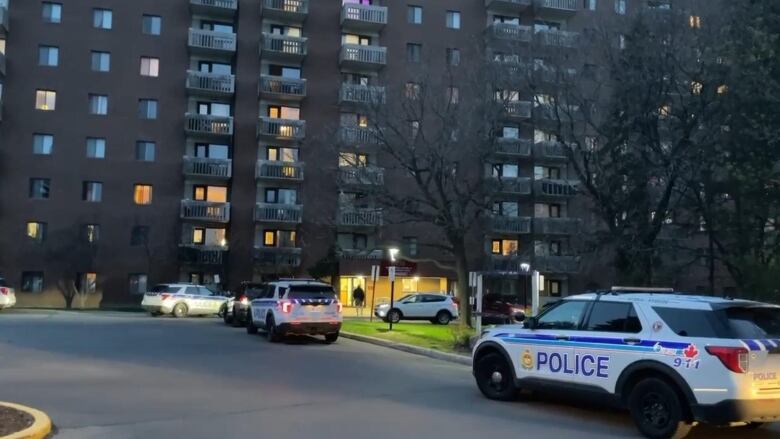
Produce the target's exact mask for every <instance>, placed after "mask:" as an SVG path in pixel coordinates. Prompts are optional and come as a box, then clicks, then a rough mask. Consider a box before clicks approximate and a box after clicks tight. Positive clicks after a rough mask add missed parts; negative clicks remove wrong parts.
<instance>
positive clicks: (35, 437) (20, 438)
mask: <svg viewBox="0 0 780 439" xmlns="http://www.w3.org/2000/svg"><path fill="white" fill-rule="evenodd" d="M0 406H4V407H10V408H12V409H16V410H19V411H22V412H25V413H27V414H28V415H30V416H32V417H33V419H34V421H33V425H31V426H29V427H27V428H25V429H24V430H22V431H18V432H16V433H11V434H9V435H7V436H2V437H1V438H0V439H43V438H45V437H46V436H48V435H49V433H51V419H49V416H48V415H47V414H46V413H44V412H42V411H40V410H37V409H34V408H32V407H27V406H23V405H19V404H14V403H10V402H0Z"/></svg>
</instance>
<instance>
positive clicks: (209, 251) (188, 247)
mask: <svg viewBox="0 0 780 439" xmlns="http://www.w3.org/2000/svg"><path fill="white" fill-rule="evenodd" d="M226 251H227V246H225V247H222V246H207V245H196V244H181V245H180V246H179V260H181V261H182V262H184V263H187V264H197V265H220V264H222V262H223V259H224V256H223V255H224V254H225V252H226Z"/></svg>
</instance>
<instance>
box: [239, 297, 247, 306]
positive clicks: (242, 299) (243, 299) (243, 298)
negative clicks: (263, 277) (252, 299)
mask: <svg viewBox="0 0 780 439" xmlns="http://www.w3.org/2000/svg"><path fill="white" fill-rule="evenodd" d="M238 301H239V302H241V304H242V305H246V304H247V303H249V298H248V297H246V296H241V297H239V298H238Z"/></svg>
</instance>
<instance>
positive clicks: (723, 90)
mask: <svg viewBox="0 0 780 439" xmlns="http://www.w3.org/2000/svg"><path fill="white" fill-rule="evenodd" d="M728 91H729V86H728V85H726V84H723V85H719V86H718V94H719V95H722V94H724V93H726V92H728Z"/></svg>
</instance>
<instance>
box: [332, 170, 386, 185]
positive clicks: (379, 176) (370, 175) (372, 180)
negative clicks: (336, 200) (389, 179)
mask: <svg viewBox="0 0 780 439" xmlns="http://www.w3.org/2000/svg"><path fill="white" fill-rule="evenodd" d="M338 175H339V176H338V179H339V183H340V184H342V185H346V186H381V185H383V184H385V170H384V168H379V167H376V166H342V167H340V168H339V174H338Z"/></svg>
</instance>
